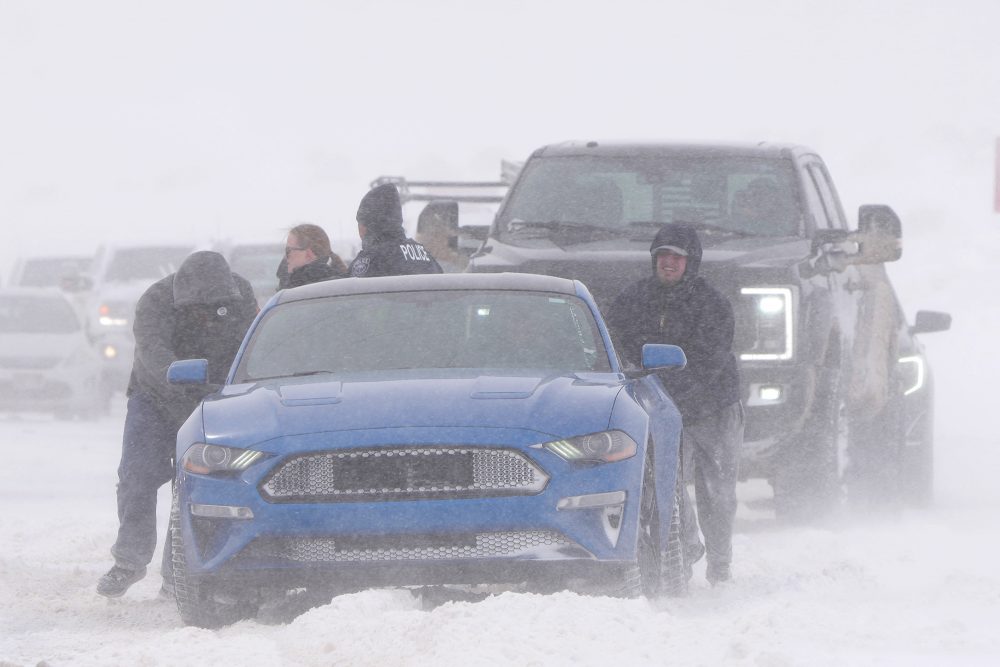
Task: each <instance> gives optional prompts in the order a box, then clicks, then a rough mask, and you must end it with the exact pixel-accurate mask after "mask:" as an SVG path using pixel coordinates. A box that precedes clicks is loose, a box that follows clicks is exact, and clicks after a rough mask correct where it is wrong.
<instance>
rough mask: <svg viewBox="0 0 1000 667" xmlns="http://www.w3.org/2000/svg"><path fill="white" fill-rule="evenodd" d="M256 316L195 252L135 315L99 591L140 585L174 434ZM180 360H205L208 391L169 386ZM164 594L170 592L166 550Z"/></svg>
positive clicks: (239, 291)
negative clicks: (107, 563) (114, 509)
mask: <svg viewBox="0 0 1000 667" xmlns="http://www.w3.org/2000/svg"><path fill="white" fill-rule="evenodd" d="M256 313H257V302H256V299H255V298H254V293H253V288H252V287H251V286H250V283H249V282H248V281H247V280H245V279H244V278H242V277H240V276H238V275H236V274H235V273H232V272H231V271H230V269H229V265H228V264H227V263H226V260H225V258H224V257H223V256H222V255H220V254H219V253H216V252H208V251H202V252H195V253H193V254H191V255H190V256H188V258H187V259H185V260H184V263H183V264H181V267H180V268H179V269H178V270H177V272H176V273H174V274H171V275H169V276H167V277H166V278H163V279H161V280H159V281H158V282H156V283H153V284H152V285H151V286H150V287H149V288H148V289H147V290H146V291H145V293H143V295H142V296H141V297H140V298H139V302H138V304H137V305H136V310H135V323H134V325H133V332H134V334H135V358H134V360H133V363H132V374H131V377H130V378H129V384H128V390H127V392H126V396H127V397H128V407H127V411H126V414H125V428H124V434H123V437H122V456H121V462H120V464H119V466H118V538H117V540H116V541H115V544H114V546H112V547H111V554H112V556H114V559H115V564H114V566H113V567H112V568H111V569H110V570H109V571H108V572H107V573H106V574H105V575H104V576H102V577H101V578H100V581H98V583H97V592H98V593H99V594H101V595H104V596H106V597H120V596H121V595H123V594H124V593H125V591H126V590H128V588H129V586H131V585H132V584H134V583H135V582H137V581H139V580H140V579H142V578H143V577H144V576H145V574H146V566H147V565H148V564H149V561H150V560H151V559H152V557H153V550H154V549H155V547H156V494H157V489H159V488H160V487H161V486H162V485H163V484H164V483H166V482H168V481H170V480H172V479H173V478H174V466H173V463H172V457H173V455H174V448H175V444H176V437H177V430H178V428H180V426H181V424H183V423H184V420H186V419H187V417H188V416H189V415H190V414H191V412H192V411H193V410H194V408H195V407H196V406H197V405H198V402H199V401H200V400H201V399H202V398H204V396H205V395H206V394H208V393H211V392H212V391H214V390H216V389H218V387H219V385H221V383H222V382H224V380H225V376H226V373H227V372H228V371H229V367H230V365H231V364H232V362H233V358H234V357H235V356H236V351H237V349H238V348H239V345H240V343H241V341H242V340H243V336H244V334H245V333H246V331H247V329H248V328H249V326H250V323H251V322H252V321H253V318H254V316H255V315H256ZM178 359H207V360H208V377H209V382H210V383H214V386H213V385H212V384H210V385H208V386H204V385H202V386H197V387H194V386H179V385H171V384H169V383H168V382H167V367H168V366H169V365H170V364H171V363H172V362H173V361H176V360H178ZM163 552H164V558H163V569H162V571H161V574H162V575H163V578H164V590H165V591H166V592H170V591H172V590H173V582H172V571H173V570H172V567H171V561H170V548H169V546H166V547H165V548H164V550H163Z"/></svg>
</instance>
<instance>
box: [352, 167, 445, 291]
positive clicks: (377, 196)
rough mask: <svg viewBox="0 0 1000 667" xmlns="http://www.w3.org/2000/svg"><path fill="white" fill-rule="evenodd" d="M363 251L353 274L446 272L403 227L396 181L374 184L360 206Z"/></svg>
mask: <svg viewBox="0 0 1000 667" xmlns="http://www.w3.org/2000/svg"><path fill="white" fill-rule="evenodd" d="M357 219H358V234H359V235H360V236H361V252H359V253H358V256H357V257H355V258H354V261H353V262H351V267H350V270H349V272H350V274H351V276H353V277H358V278H360V277H364V278H371V277H375V276H400V275H407V274H411V273H442V272H443V270H442V268H441V265H440V264H438V262H437V260H436V259H434V257H433V256H432V255H431V254H430V253H429V252H427V248H425V247H424V246H423V244H421V243H418V242H416V241H414V240H413V239H411V238H407V236H406V232H405V231H403V207H402V204H401V203H400V200H399V190H397V189H396V186H395V185H393V184H392V183H384V184H382V185H379V186H377V187H374V188H372V189H371V190H369V191H368V193H367V194H366V195H365V196H364V197H363V198H362V199H361V205H360V206H358V215H357Z"/></svg>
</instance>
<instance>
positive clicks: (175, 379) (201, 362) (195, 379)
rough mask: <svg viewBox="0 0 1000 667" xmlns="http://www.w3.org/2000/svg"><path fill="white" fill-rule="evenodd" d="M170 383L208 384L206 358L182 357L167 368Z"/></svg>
mask: <svg viewBox="0 0 1000 667" xmlns="http://www.w3.org/2000/svg"><path fill="white" fill-rule="evenodd" d="M167 382H169V383H170V384H208V359H183V360H181V361H175V362H174V363H172V364H170V367H169V368H167Z"/></svg>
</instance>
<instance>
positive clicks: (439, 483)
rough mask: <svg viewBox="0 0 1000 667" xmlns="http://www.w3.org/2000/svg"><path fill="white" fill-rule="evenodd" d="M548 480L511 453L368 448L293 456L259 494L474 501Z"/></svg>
mask: <svg viewBox="0 0 1000 667" xmlns="http://www.w3.org/2000/svg"><path fill="white" fill-rule="evenodd" d="M548 479H549V478H548V475H546V474H545V473H544V472H543V471H542V470H541V469H540V468H539V467H538V466H536V465H535V464H534V463H532V462H531V461H530V460H529V459H528V458H527V457H525V456H524V455H523V454H521V453H520V452H517V451H515V450H510V449H501V448H480V447H476V448H473V447H446V446H423V447H394V448H377V447H372V448H366V449H354V450H348V451H331V452H319V453H312V454H304V455H302V456H297V457H295V458H292V459H290V460H288V461H286V462H285V463H284V464H282V465H281V466H280V467H279V468H278V469H277V470H275V471H274V472H273V473H272V474H271V475H270V476H269V477H268V478H266V479H265V481H264V482H263V484H261V486H260V491H261V495H262V496H263V497H264V499H265V500H268V501H270V502H313V503H316V502H352V501H353V502H356V501H380V500H416V499H428V498H477V497H486V496H510V495H527V494H534V493H538V492H540V491H541V490H542V489H543V488H545V484H546V483H547V482H548Z"/></svg>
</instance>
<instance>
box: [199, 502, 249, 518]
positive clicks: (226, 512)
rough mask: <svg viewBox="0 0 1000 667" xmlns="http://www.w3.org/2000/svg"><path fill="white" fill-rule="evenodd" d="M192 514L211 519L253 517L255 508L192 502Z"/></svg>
mask: <svg viewBox="0 0 1000 667" xmlns="http://www.w3.org/2000/svg"><path fill="white" fill-rule="evenodd" d="M189 507H190V508H191V515H192V516H203V517H207V518H209V519H252V518H253V510H251V509H250V508H249V507H236V506H233V505H199V504H197V503H191V505H190V506H189Z"/></svg>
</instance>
